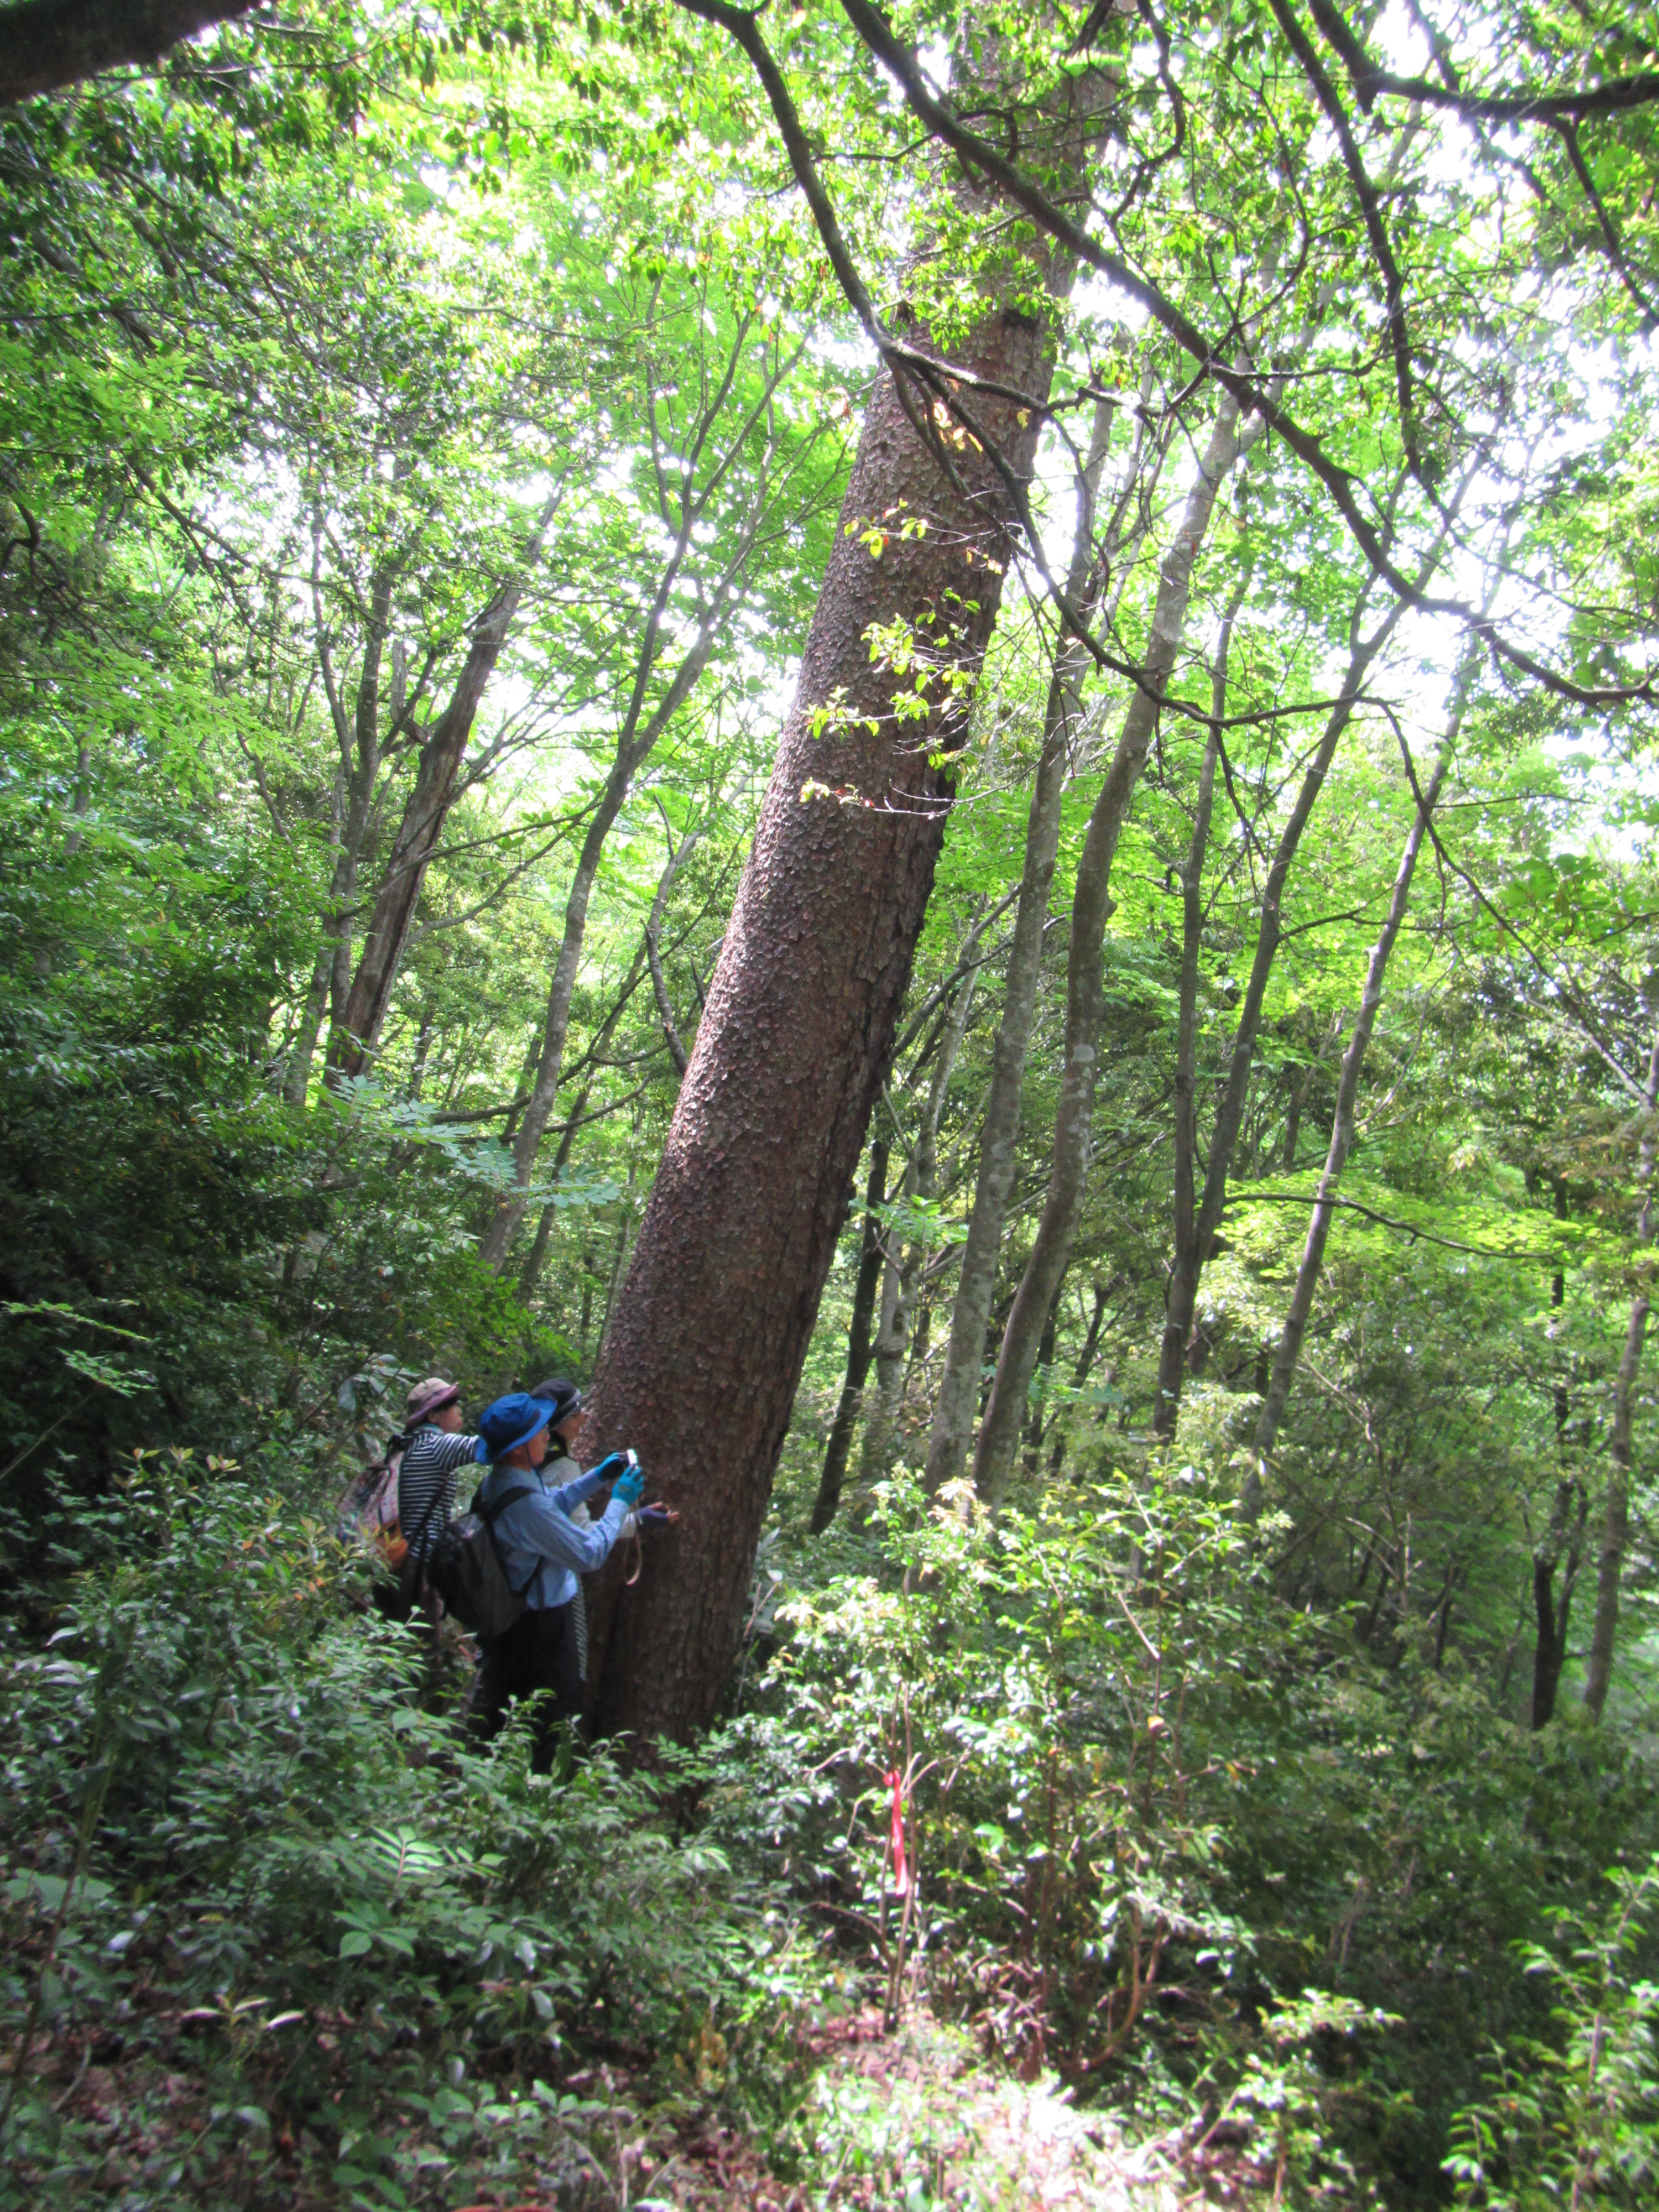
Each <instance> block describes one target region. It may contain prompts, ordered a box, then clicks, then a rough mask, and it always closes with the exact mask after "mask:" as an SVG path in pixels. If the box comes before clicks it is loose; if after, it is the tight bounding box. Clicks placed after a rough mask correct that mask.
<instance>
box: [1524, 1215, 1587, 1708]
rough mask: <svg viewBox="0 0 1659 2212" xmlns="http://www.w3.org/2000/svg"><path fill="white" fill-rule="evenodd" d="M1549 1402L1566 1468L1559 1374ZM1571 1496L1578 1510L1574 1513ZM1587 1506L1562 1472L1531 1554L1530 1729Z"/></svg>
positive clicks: (1560, 1635)
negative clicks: (1557, 1581) (1534, 1628)
mask: <svg viewBox="0 0 1659 2212" xmlns="http://www.w3.org/2000/svg"><path fill="white" fill-rule="evenodd" d="M1555 1218H1556V1219H1557V1220H1558V1221H1565V1219H1566V1218H1567V1187H1566V1185H1565V1183H1564V1182H1562V1181H1561V1179H1560V1178H1559V1176H1557V1177H1556V1178H1555ZM1566 1303H1567V1278H1566V1274H1565V1270H1564V1269H1563V1268H1560V1267H1558V1268H1557V1269H1556V1270H1555V1273H1553V1275H1552V1276H1551V1277H1550V1307H1551V1310H1552V1311H1553V1312H1555V1313H1558V1314H1559V1312H1560V1311H1561V1310H1562V1309H1563V1308H1564V1307H1565V1304H1566ZM1552 1333H1553V1332H1552ZM1550 1401H1551V1407H1552V1410H1553V1413H1554V1415H1555V1455H1556V1459H1557V1461H1558V1462H1559V1463H1561V1464H1562V1465H1563V1466H1564V1467H1565V1461H1566V1455H1567V1420H1568V1416H1569V1413H1570V1412H1571V1407H1570V1405H1569V1402H1568V1399H1567V1386H1566V1384H1565V1382H1562V1381H1560V1380H1559V1379H1558V1380H1557V1381H1556V1382H1555V1383H1554V1384H1553V1386H1552V1388H1551V1390H1550ZM1575 1498H1576V1499H1577V1506H1578V1511H1577V1516H1576V1517H1573V1516H1572V1505H1573V1502H1574V1500H1575ZM1588 1515H1589V1498H1587V1497H1586V1495H1585V1493H1584V1486H1583V1483H1582V1482H1579V1481H1577V1480H1574V1479H1573V1478H1572V1477H1571V1475H1569V1474H1565V1473H1564V1474H1562V1476H1561V1478H1560V1480H1559V1481H1558V1482H1557V1484H1556V1486H1555V1501H1554V1504H1553V1506H1552V1508H1551V1510H1550V1521H1549V1527H1548V1528H1547V1531H1546V1533H1545V1537H1544V1541H1543V1542H1542V1543H1541V1544H1540V1545H1539V1546H1538V1547H1536V1549H1535V1550H1534V1553H1533V1561H1532V1594H1533V1611H1534V1614H1535V1615H1536V1617H1537V1622H1538V1635H1537V1640H1536V1643H1535V1644H1534V1648H1533V1662H1532V1724H1533V1727H1534V1729H1541V1728H1544V1727H1547V1725H1548V1723H1550V1721H1551V1720H1553V1718H1554V1716H1555V1701H1556V1698H1557V1695H1558V1694H1559V1690H1560V1686H1561V1669H1562V1668H1563V1666H1564V1665H1565V1662H1566V1656H1567V1626H1568V1623H1569V1621H1570V1620H1571V1618H1572V1593H1573V1588H1574V1585H1575V1584H1576V1583H1577V1580H1578V1565H1579V1561H1580V1559H1582V1557H1583V1539H1584V1522H1585V1520H1586V1518H1587V1517H1588ZM1563 1552H1565V1553H1566V1554H1567V1559H1566V1571H1565V1575H1564V1576H1563V1577H1562V1583H1561V1591H1560V1595H1559V1597H1558V1596H1557V1595H1556V1591H1555V1575H1556V1570H1557V1568H1558V1567H1559V1566H1560V1565H1561V1555H1562V1553H1563Z"/></svg>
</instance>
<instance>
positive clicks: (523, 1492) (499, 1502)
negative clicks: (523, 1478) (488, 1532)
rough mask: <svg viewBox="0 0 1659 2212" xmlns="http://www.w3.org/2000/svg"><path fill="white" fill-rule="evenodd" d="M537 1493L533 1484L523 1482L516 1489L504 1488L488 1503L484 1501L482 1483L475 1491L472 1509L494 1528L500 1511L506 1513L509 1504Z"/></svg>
mask: <svg viewBox="0 0 1659 2212" xmlns="http://www.w3.org/2000/svg"><path fill="white" fill-rule="evenodd" d="M535 1495H536V1492H535V1487H534V1486H533V1485H532V1484H531V1483H528V1482H521V1483H520V1485H519V1486H518V1487H517V1489H516V1490H504V1491H503V1492H501V1496H500V1497H499V1498H496V1499H495V1501H494V1503H493V1504H489V1505H486V1504H484V1502H483V1483H480V1484H479V1485H478V1487H477V1490H476V1491H475V1492H474V1493H473V1498H472V1510H473V1511H474V1512H475V1513H476V1514H477V1516H478V1518H479V1519H480V1520H481V1521H483V1522H486V1523H488V1524H489V1526H490V1527H492V1528H493V1527H494V1526H495V1516H496V1515H497V1514H498V1513H505V1512H506V1510H507V1507H508V1506H509V1505H515V1504H517V1503H518V1501H519V1500H520V1498H533V1497H534V1496H535Z"/></svg>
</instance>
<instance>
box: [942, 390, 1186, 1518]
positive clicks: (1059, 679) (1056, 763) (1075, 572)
mask: <svg viewBox="0 0 1659 2212" xmlns="http://www.w3.org/2000/svg"><path fill="white" fill-rule="evenodd" d="M1109 428H1110V424H1109V415H1108V411H1107V410H1105V409H1104V408H1102V409H1099V410H1097V412H1096V416H1095V428H1094V436H1093V440H1092V441H1091V446H1090V450H1089V456H1088V460H1087V462H1086V464H1085V471H1084V476H1083V479H1082V481H1081V483H1079V488H1078V515H1077V537H1076V541H1075V544H1073V551H1072V566H1071V574H1070V575H1069V576H1068V578H1067V579H1066V592H1067V595H1068V597H1069V598H1070V599H1071V600H1072V601H1073V605H1079V606H1082V605H1092V604H1094V603H1095V602H1096V601H1097V599H1098V597H1099V593H1100V588H1101V585H1102V583H1103V580H1104V579H1105V577H1106V574H1107V573H1108V568H1107V563H1106V562H1105V561H1102V562H1100V564H1099V565H1098V567H1097V568H1094V573H1093V574H1092V576H1091V564H1092V563H1093V562H1094V561H1095V557H1096V556H1095V549H1094V545H1093V543H1092V540H1093V529H1092V521H1093V507H1094V497H1095V487H1096V485H1097V483H1098V480H1099V475H1100V470H1101V466H1102V464H1103V461H1104V459H1105V455H1106V447H1107V440H1108V435H1109ZM1143 445H1144V435H1141V434H1138V435H1137V438H1136V443H1135V447H1134V449H1133V453H1131V455H1130V459H1129V463H1128V466H1127V471H1126V485H1125V489H1126V492H1132V491H1133V486H1134V483H1135V478H1136V476H1137V474H1138V471H1139V459H1140V454H1141V451H1142V447H1143ZM1126 512H1127V499H1126V500H1124V501H1120V502H1119V511H1118V516H1117V518H1115V520H1118V521H1120V522H1121V519H1122V517H1123V515H1124V513H1126ZM1104 550H1107V551H1108V552H1109V553H1111V554H1114V555H1115V553H1116V552H1117V551H1118V550H1120V549H1119V548H1118V547H1117V546H1115V545H1112V546H1109V547H1108V548H1106V549H1104ZM1085 662H1086V655H1085V652H1084V649H1083V647H1082V646H1081V644H1080V643H1079V641H1078V640H1077V639H1076V638H1075V637H1073V635H1070V634H1069V633H1068V634H1067V635H1066V636H1065V637H1063V638H1062V639H1061V640H1060V645H1059V647H1058V649H1057V651H1056V653H1055V655H1054V673H1053V676H1052V677H1051V678H1050V680H1049V684H1048V700H1047V703H1046V705H1045V707H1044V708H1043V717H1042V753H1041V755H1040V756H1039V758H1038V761H1037V770H1036V781H1035V782H1034V783H1033V785H1032V787H1031V801H1030V809H1029V811H1028V813H1027V816H1026V823H1025V861H1024V868H1023V869H1022V871H1021V874H1020V880H1019V905H1018V909H1017V911H1016V914H1015V917H1014V938H1013V943H1012V946H1011V947H1010V948H1009V953H1008V970H1007V976H1006V981H1005V984H1004V987H1003V994H1002V1024H1001V1027H1000V1029H999V1030H998V1031H997V1041H996V1048H995V1051H994V1055H993V1058H992V1062H991V1091H990V1096H989V1097H988V1098H987V1101H986V1104H985V1120H984V1123H983V1125H982V1127H981V1131H980V1140H979V1176H978V1180H977V1182H976V1183H975V1188H974V1204H973V1210H972V1212H970V1214H969V1218H968V1240H967V1243H965V1244H964V1245H963V1250H962V1262H961V1267H960V1270H959V1272H958V1273H957V1294H956V1298H955V1301H954V1303H953V1304H952V1305H951V1336H950V1341H949V1343H948V1344H947V1345H946V1346H945V1371H944V1374H943V1375H942V1376H940V1378H939V1396H938V1399H937V1401H935V1404H934V1407H933V1431H932V1434H931V1435H930V1437H929V1438H928V1444H927V1473H926V1475H925V1477H924V1480H925V1482H926V1485H927V1490H928V1492H930V1493H933V1492H938V1491H939V1490H940V1489H941V1488H943V1486H945V1484H946V1483H947V1482H955V1481H957V1480H958V1479H959V1478H960V1476H961V1474H962V1471H963V1467H964V1466H965V1465H966V1463H967V1459H968V1449H969V1444H970V1443H972V1441H973V1434H974V1420H975V1415H976V1413H977V1412H978V1408H979V1401H980V1392H981V1381H982V1370H983V1367H984V1364H985V1337H986V1331H987V1326H988V1324H989V1321H990V1315H991V1300H992V1298H993V1297H994V1294H995V1291H996V1281H997V1262H998V1259H999V1257H1000V1254H1001V1250H1002V1231H1003V1225H1004V1223H1005V1222H1006V1219H1007V1217H1008V1194H1009V1193H1010V1191H1011V1190H1012V1188H1013V1182H1014V1170H1015V1169H1016V1167H1017V1166H1018V1156H1019V1155H1018V1145H1019V1109H1020V1097H1021V1094H1022V1092H1023V1091H1024V1083H1025V1060H1026V1055H1027V1054H1028V1053H1029V1051H1030V1042H1031V1024H1032V1022H1033V1021H1034V1019H1035V1018H1036V1002H1037V987H1038V984H1039V983H1040V981H1041V980H1042V939H1043V933H1044V931H1045V929H1046V928H1047V926H1048V894H1049V890H1050V888H1051V887H1052V885H1053V883H1054V860H1055V857H1056V855H1057V854H1058V852H1059V849H1060V799H1061V798H1062V797H1063V795H1064V793H1065V789H1066V776H1067V772H1068V765H1069V762H1070V759H1071V756H1072V752H1073V748H1074V746H1075V744H1076V742H1077V738H1078V735H1079V726H1080V723H1081V720H1082V705H1083V702H1082V685H1083V678H1084V674H1085Z"/></svg>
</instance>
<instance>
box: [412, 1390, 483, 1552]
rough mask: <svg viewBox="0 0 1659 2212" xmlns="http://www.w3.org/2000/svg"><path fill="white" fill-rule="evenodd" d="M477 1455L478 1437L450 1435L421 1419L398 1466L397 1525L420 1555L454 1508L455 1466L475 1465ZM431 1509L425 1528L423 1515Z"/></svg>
mask: <svg viewBox="0 0 1659 2212" xmlns="http://www.w3.org/2000/svg"><path fill="white" fill-rule="evenodd" d="M477 1456H478V1439H477V1437H472V1436H468V1435H466V1434H465V1432H463V1433H461V1434H460V1435H458V1436H451V1435H450V1433H449V1431H447V1429H440V1428H437V1427H435V1425H433V1424H432V1423H431V1422H430V1421H425V1422H422V1425H421V1426H420V1427H419V1428H418V1429H416V1431H415V1433H414V1435H413V1436H412V1437H410V1440H409V1443H408V1444H407V1445H406V1447H405V1448H404V1462H403V1465H402V1466H401V1467H400V1468H398V1528H399V1529H400V1530H401V1531H402V1533H403V1534H404V1536H405V1537H407V1539H408V1540H409V1548H410V1551H411V1552H413V1553H415V1556H416V1558H417V1559H425V1557H426V1556H427V1554H428V1552H430V1550H431V1549H432V1547H433V1545H434V1544H435V1542H436V1541H437V1539H438V1531H439V1529H440V1528H442V1527H443V1525H444V1522H446V1521H447V1520H448V1519H449V1518H450V1517H451V1516H452V1515H453V1512H454V1510H455V1470H456V1469H457V1468H460V1467H465V1466H466V1465H468V1464H469V1463H471V1464H472V1465H475V1466H476V1465H477ZM481 1471H482V1470H481ZM434 1500H436V1503H434ZM428 1511H429V1514H430V1517H429V1518H428V1520H427V1522H426V1524H425V1526H424V1528H422V1516H423V1515H426V1514H428Z"/></svg>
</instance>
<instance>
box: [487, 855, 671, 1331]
mask: <svg viewBox="0 0 1659 2212" xmlns="http://www.w3.org/2000/svg"><path fill="white" fill-rule="evenodd" d="M670 865H672V863H671V864H670ZM645 958H646V955H645V944H644V941H643V939H641V944H640V949H639V951H637V952H636V953H635V955H634V960H633V964H632V966H631V967H630V968H629V971H628V974H627V976H626V978H625V979H624V981H623V987H622V989H621V990H620V992H618V994H617V998H616V1000H615V1002H614V1004H613V1005H612V1006H611V1011H610V1012H609V1013H608V1014H606V1016H605V1019H604V1020H603V1021H602V1022H601V1023H600V1024H599V1033H598V1035H597V1036H595V1037H594V1039H593V1043H592V1056H593V1058H594V1059H596V1060H597V1059H598V1057H599V1054H601V1053H602V1052H603V1051H604V1050H605V1047H606V1045H608V1044H609V1043H610V1042H611V1037H612V1036H613V1035H614V1034H615V1032H616V1027H617V1023H618V1022H619V1021H620V1020H621V1019H622V1018H623V1008H624V1007H625V1006H627V1004H628V1002H629V1000H630V999H631V998H632V997H633V995H634V993H635V989H636V988H637V987H638V984H639V980H640V976H641V973H642V971H643V969H644V967H645ZM590 1091H592V1083H591V1081H590V1082H586V1083H584V1084H583V1085H582V1087H581V1089H580V1091H578V1092H577V1093H576V1100H575V1103H574V1105H573V1106H572V1108H571V1109H570V1113H569V1116H568V1119H567V1121H566V1122H565V1125H564V1133H563V1134H562V1136H561V1137H560V1139H559V1148H558V1150H557V1152H556V1153H555V1154H554V1156H553V1173H552V1177H551V1180H552V1182H553V1184H554V1187H555V1188H557V1186H558V1181H559V1177H560V1176H562V1174H563V1173H564V1171H565V1169H566V1167H567V1166H568V1164H569V1160H570V1148H571V1146H573V1145H574V1142H575V1140H576V1132H577V1130H578V1129H579V1128H580V1127H581V1120H582V1112H583V1109H584V1108H585V1107H586V1104H587V1100H588V1095H589V1093H590ZM558 1210H559V1208H558V1203H557V1200H555V1199H549V1200H548V1201H547V1204H546V1205H545V1206H544V1207H543V1208H542V1218H541V1219H540V1220H539V1221H538V1223H537V1224H536V1234H535V1236H534V1237H533V1238H532V1242H531V1246H530V1250H529V1253H528V1255H526V1260H525V1263H524V1265H523V1267H521V1268H520V1270H519V1296H520V1297H521V1298H527V1297H529V1296H530V1293H531V1292H532V1291H533V1290H534V1289H535V1287H536V1285H537V1284H538V1282H539V1281H540V1279H541V1273H542V1268H543V1267H544V1264H545V1262H546V1259H547V1241H548V1238H549V1237H550V1236H551V1235H552V1233H553V1218H554V1216H555V1215H556V1213H557V1212H558ZM583 1327H584V1328H586V1322H584V1323H583Z"/></svg>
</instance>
